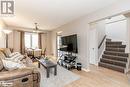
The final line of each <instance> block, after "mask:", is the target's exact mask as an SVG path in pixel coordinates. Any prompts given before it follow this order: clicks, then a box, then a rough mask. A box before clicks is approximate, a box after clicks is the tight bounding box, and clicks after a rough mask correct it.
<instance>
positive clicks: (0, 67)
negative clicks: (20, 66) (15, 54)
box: [0, 59, 4, 71]
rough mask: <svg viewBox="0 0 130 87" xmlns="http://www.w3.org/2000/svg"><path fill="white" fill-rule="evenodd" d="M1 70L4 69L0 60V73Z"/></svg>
mask: <svg viewBox="0 0 130 87" xmlns="http://www.w3.org/2000/svg"><path fill="white" fill-rule="evenodd" d="M3 68H4V66H3V62H2V60H1V59H0V71H1V70H2V69H3Z"/></svg>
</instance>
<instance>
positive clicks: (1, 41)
mask: <svg viewBox="0 0 130 87" xmlns="http://www.w3.org/2000/svg"><path fill="white" fill-rule="evenodd" d="M5 26H6V25H5V24H4V22H3V20H2V19H0V48H5V47H6V35H5V34H4V33H3V32H2V29H4V28H5Z"/></svg>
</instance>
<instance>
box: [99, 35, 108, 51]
mask: <svg viewBox="0 0 130 87" xmlns="http://www.w3.org/2000/svg"><path fill="white" fill-rule="evenodd" d="M106 37H107V35H105V36H104V37H103V39H102V41H101V43H100V44H99V46H98V49H100V47H101V46H102V44H103V42H104V40H105V39H106Z"/></svg>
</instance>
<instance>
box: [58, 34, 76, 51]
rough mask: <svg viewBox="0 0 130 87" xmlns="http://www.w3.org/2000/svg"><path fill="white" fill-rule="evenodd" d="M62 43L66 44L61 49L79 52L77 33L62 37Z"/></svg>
mask: <svg viewBox="0 0 130 87" xmlns="http://www.w3.org/2000/svg"><path fill="white" fill-rule="evenodd" d="M61 41H62V45H64V46H66V47H64V48H61V49H60V50H61V51H67V52H72V53H78V47H77V34H75V35H70V36H64V37H61Z"/></svg>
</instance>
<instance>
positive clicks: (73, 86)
mask: <svg viewBox="0 0 130 87" xmlns="http://www.w3.org/2000/svg"><path fill="white" fill-rule="evenodd" d="M72 72H74V73H76V74H77V75H79V76H80V79H79V80H77V81H74V82H72V83H70V84H68V85H66V86H65V87H130V82H128V78H127V76H126V75H125V74H122V73H119V72H116V71H113V70H109V69H106V68H102V67H97V66H93V65H91V66H90V72H85V71H77V70H73V71H72Z"/></svg>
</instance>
